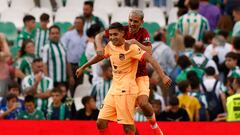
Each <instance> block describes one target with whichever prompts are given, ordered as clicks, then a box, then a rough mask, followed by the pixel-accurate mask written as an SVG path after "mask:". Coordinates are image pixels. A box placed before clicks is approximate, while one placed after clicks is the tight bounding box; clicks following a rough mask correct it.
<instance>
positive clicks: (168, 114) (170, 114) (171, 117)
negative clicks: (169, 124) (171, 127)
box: [157, 96, 190, 121]
mask: <svg viewBox="0 0 240 135" xmlns="http://www.w3.org/2000/svg"><path fill="white" fill-rule="evenodd" d="M157 120H158V121H190V119H189V116H188V113H187V111H186V110H185V109H183V108H180V107H179V100H178V98H177V97H175V96H173V97H171V98H170V100H169V108H168V109H167V110H165V111H163V112H161V113H160V115H159V116H158V117H157Z"/></svg>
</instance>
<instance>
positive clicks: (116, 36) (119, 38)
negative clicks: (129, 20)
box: [109, 29, 124, 46]
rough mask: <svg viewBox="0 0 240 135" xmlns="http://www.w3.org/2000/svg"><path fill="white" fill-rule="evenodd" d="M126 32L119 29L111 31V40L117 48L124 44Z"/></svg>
mask: <svg viewBox="0 0 240 135" xmlns="http://www.w3.org/2000/svg"><path fill="white" fill-rule="evenodd" d="M123 36H124V31H120V30H118V29H109V40H110V41H112V44H113V45H115V46H121V45H122V44H123V42H124V38H123Z"/></svg>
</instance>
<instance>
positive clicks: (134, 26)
mask: <svg viewBox="0 0 240 135" xmlns="http://www.w3.org/2000/svg"><path fill="white" fill-rule="evenodd" d="M142 24H143V19H142V18H141V17H140V16H138V15H136V14H130V15H129V18H128V27H129V32H130V33H137V32H138V30H139V29H140V27H141V25H142Z"/></svg>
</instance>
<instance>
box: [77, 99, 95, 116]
mask: <svg viewBox="0 0 240 135" xmlns="http://www.w3.org/2000/svg"><path fill="white" fill-rule="evenodd" d="M82 104H83V105H84V108H82V109H80V110H78V111H77V113H76V116H75V120H97V117H98V113H99V110H98V109H96V101H95V100H94V97H92V96H85V97H83V98H82Z"/></svg>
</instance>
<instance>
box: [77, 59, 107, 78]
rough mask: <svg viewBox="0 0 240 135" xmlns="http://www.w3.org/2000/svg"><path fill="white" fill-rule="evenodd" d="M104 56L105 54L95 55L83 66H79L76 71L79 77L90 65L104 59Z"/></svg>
mask: <svg viewBox="0 0 240 135" xmlns="http://www.w3.org/2000/svg"><path fill="white" fill-rule="evenodd" d="M103 59H104V56H103V55H95V56H94V57H93V58H92V59H90V60H89V61H88V62H87V63H85V64H84V65H83V66H82V67H80V68H78V69H77V71H76V75H77V77H79V76H81V75H82V74H83V71H84V70H85V69H86V68H87V67H90V66H91V65H93V64H96V63H98V62H99V61H101V60H103Z"/></svg>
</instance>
